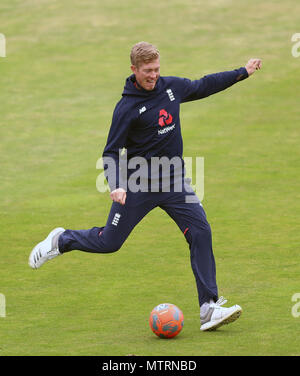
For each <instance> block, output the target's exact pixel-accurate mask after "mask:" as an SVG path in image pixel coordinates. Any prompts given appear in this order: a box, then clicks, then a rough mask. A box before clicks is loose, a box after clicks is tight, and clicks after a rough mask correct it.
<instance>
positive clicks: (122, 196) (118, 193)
mask: <svg viewBox="0 0 300 376" xmlns="http://www.w3.org/2000/svg"><path fill="white" fill-rule="evenodd" d="M110 198H111V199H112V200H113V201H115V202H119V203H120V204H121V205H125V201H126V191H125V190H124V189H123V188H117V189H115V190H114V191H112V192H111V193H110Z"/></svg>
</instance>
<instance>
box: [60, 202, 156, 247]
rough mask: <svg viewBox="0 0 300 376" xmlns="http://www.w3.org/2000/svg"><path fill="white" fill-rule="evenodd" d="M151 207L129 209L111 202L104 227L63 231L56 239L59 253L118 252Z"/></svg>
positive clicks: (129, 207)
mask: <svg viewBox="0 0 300 376" xmlns="http://www.w3.org/2000/svg"><path fill="white" fill-rule="evenodd" d="M151 209H153V206H152V205H149V204H148V205H139V206H135V207H131V206H128V205H126V204H125V205H121V204H119V203H116V202H113V203H112V206H111V210H110V213H109V216H108V219H107V222H106V225H105V226H104V227H93V228H91V229H89V230H65V231H64V232H63V233H62V234H61V235H60V237H59V239H58V247H59V251H60V252H61V253H65V252H69V251H72V250H80V251H85V252H92V253H112V252H116V251H118V250H119V249H120V248H121V246H122V244H123V243H124V242H125V240H126V239H127V237H128V236H129V234H130V232H131V231H132V230H133V228H134V227H135V226H136V225H137V223H138V222H140V221H141V219H142V218H143V217H144V216H145V215H146V214H147V213H148V212H149V211H150V210H151Z"/></svg>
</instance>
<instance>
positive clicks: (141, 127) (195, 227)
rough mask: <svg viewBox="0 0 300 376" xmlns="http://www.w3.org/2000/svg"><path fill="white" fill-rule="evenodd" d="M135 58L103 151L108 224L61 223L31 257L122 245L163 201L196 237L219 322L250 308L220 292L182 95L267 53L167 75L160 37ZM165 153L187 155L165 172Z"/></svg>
mask: <svg viewBox="0 0 300 376" xmlns="http://www.w3.org/2000/svg"><path fill="white" fill-rule="evenodd" d="M130 59H131V70H132V75H131V76H130V77H128V78H127V79H126V83H125V87H124V91H123V93H122V99H121V100H120V101H119V102H118V103H117V105H116V107H115V110H114V113H113V118H112V123H111V127H110V130H109V134H108V139H107V143H106V146H105V149H104V152H103V161H104V170H105V174H106V178H107V180H108V183H109V186H110V190H111V193H110V197H111V199H112V201H113V203H112V206H111V210H110V213H109V215H108V218H107V221H106V224H105V226H104V227H93V228H91V229H88V230H70V229H67V230H65V229H64V228H62V227H59V228H56V229H54V230H53V231H51V232H50V234H49V235H48V236H47V238H46V239H45V240H43V241H42V242H40V243H38V244H37V245H36V246H35V247H34V248H33V250H32V252H31V254H30V256H29V265H30V266H31V267H32V268H34V269H37V268H39V267H40V266H41V265H43V264H44V263H45V262H46V261H48V260H50V259H53V258H54V257H56V256H59V255H63V254H64V253H66V252H69V251H72V250H81V251H85V252H94V253H110V252H116V251H117V250H119V249H120V248H121V246H122V245H123V243H124V242H125V240H126V238H127V237H128V236H129V234H130V232H131V231H132V230H133V228H134V227H135V226H136V225H137V224H138V223H139V222H140V221H141V219H142V218H143V217H144V216H145V215H147V213H149V212H150V211H151V210H152V209H154V208H156V207H160V208H161V209H162V210H164V211H165V212H166V213H167V214H168V215H169V216H170V217H171V218H172V219H173V220H174V222H175V223H176V224H177V225H178V227H179V229H180V230H181V232H182V234H183V236H184V237H185V239H186V241H187V243H188V245H189V249H190V260H191V267H192V270H193V273H194V276H195V280H196V286H197V292H198V300H199V306H200V321H201V327H200V329H201V330H202V331H206V330H215V329H217V328H218V327H220V326H221V325H224V324H228V323H230V322H233V321H235V320H236V319H237V318H238V317H239V316H240V315H241V313H242V308H241V307H240V306H239V305H234V306H232V307H229V308H226V307H223V304H224V303H226V300H225V299H224V298H223V297H220V298H219V296H218V288H217V283H216V267H215V259H214V255H213V250H212V236H211V228H210V225H209V223H208V222H207V219H206V214H205V211H204V209H203V207H202V204H201V203H200V201H199V199H198V198H197V196H196V194H195V192H194V191H193V190H192V189H191V188H190V186H189V184H188V183H187V181H186V179H185V173H184V162H183V159H182V153H183V144H182V136H181V125H180V117H179V110H180V105H181V103H185V102H189V101H194V100H197V99H202V98H205V97H208V96H209V95H212V94H215V93H217V92H220V91H222V90H225V89H226V88H228V87H230V86H232V85H233V84H235V83H237V82H240V81H242V80H244V79H246V78H247V77H248V76H250V75H251V74H253V73H254V71H255V70H257V69H260V68H261V60H260V59H250V60H249V61H248V63H247V64H246V66H245V67H241V68H239V69H236V70H233V71H225V72H221V73H215V74H210V75H207V76H204V77H203V78H201V79H199V80H194V81H191V80H189V79H187V78H179V77H163V76H160V55H159V51H158V50H157V48H156V47H155V46H153V45H152V44H149V43H146V42H140V43H137V44H136V45H134V46H133V48H132V50H131V54H130ZM123 148H125V149H126V152H127V161H128V162H127V164H126V165H125V166H124V163H123V165H122V158H120V156H121V153H120V151H121V150H122V149H123ZM157 158H164V160H165V161H166V160H167V161H170V160H172V161H174V160H175V159H176V158H177V159H176V160H177V161H178V160H179V162H180V163H179V164H177V167H174V165H171V164H170V168H169V172H168V176H165V172H162V171H161V169H160V168H156V169H155V168H153V165H152V162H153V161H157ZM174 158H175V159H174ZM137 161H138V163H137ZM138 164H140V165H141V164H142V165H143V174H142V175H140V176H139V184H135V186H134V187H135V188H136V186H137V185H138V187H139V188H140V189H132V184H129V181H130V178H132V177H133V176H135V175H134V174H135V173H136V172H137V170H138V169H137V165H138ZM112 166H115V167H116V166H117V168H112ZM119 166H121V167H120V168H119ZM166 178H167V179H166ZM131 182H132V179H131ZM179 183H180V184H179ZM178 187H179V189H178Z"/></svg>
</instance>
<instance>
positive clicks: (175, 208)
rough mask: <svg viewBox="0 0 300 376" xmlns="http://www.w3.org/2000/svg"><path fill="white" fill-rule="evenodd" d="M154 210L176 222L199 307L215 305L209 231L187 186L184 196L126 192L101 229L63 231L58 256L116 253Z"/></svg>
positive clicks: (214, 270)
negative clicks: (186, 249) (74, 252)
mask: <svg viewBox="0 0 300 376" xmlns="http://www.w3.org/2000/svg"><path fill="white" fill-rule="evenodd" d="M187 196H189V197H190V198H192V200H188V201H189V203H187V202H186V197H187ZM190 201H192V203H190ZM156 207H160V208H161V209H163V210H164V211H165V212H166V213H167V214H168V215H169V216H170V217H171V218H172V219H173V220H174V221H175V222H176V224H177V225H178V227H179V229H180V230H181V231H182V233H183V235H184V236H185V238H186V241H187V242H188V244H189V249H190V259H191V266H192V270H193V273H194V276H195V279H196V284H197V291H198V299H199V305H202V304H203V303H205V302H208V301H210V299H213V300H215V301H216V300H217V298H218V291H217V284H216V268H215V260H214V255H213V251H212V236H211V229H210V225H209V224H208V222H207V219H206V214H205V212H204V209H203V207H202V205H201V203H200V201H199V200H198V198H197V196H196V195H195V193H194V192H193V191H191V188H190V187H189V186H187V185H185V187H184V189H183V192H147V193H143V192H137V193H132V192H127V198H126V203H125V205H121V204H119V203H116V202H113V203H112V206H111V210H110V213H109V216H108V219H107V222H106V225H105V226H104V227H93V228H91V229H89V230H78V231H75V230H66V231H65V232H64V233H62V234H61V236H60V237H59V250H60V252H61V253H64V252H68V251H71V250H81V251H86V252H93V253H111V252H116V251H117V250H119V249H120V248H121V246H122V244H123V243H124V241H125V240H126V239H127V237H128V235H129V234H130V232H131V231H132V230H133V228H134V227H135V226H136V225H137V224H138V223H139V222H140V221H141V220H142V218H143V217H144V216H145V215H146V214H147V213H149V212H150V211H151V210H152V209H154V208H156Z"/></svg>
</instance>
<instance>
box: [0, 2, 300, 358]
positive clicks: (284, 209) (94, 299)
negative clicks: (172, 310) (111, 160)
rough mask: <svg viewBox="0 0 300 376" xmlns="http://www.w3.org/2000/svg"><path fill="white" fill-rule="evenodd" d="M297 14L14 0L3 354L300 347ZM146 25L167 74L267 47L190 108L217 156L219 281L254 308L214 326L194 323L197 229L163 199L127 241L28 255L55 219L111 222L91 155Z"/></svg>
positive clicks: (191, 145)
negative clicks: (33, 258) (184, 224)
mask: <svg viewBox="0 0 300 376" xmlns="http://www.w3.org/2000/svg"><path fill="white" fill-rule="evenodd" d="M299 14H300V4H299V1H298V0H285V1H280V0H266V1H259V0H253V1H251V2H249V1H244V0H214V1H211V2H207V1H196V0H185V1H179V0H174V1H165V0H162V1H160V2H152V3H148V2H145V3H143V2H140V1H137V0H128V1H117V0H99V1H97V0H86V1H79V0H72V1H71V0H63V1H58V0H22V1H21V0H2V1H1V4H0V33H2V34H4V35H5V37H6V57H5V58H0V87H1V92H0V114H1V116H0V125H1V131H0V132H1V133H0V142H1V144H0V148H1V149H0V150H1V175H0V178H1V184H0V194H1V200H0V205H1V206H0V213H1V216H0V233H1V239H0V247H1V253H0V257H1V262H0V265H1V273H0V293H1V294H4V296H5V302H6V317H0V355H3V356H11V355H127V354H135V355H192V356H194V355H199V356H201V355H300V350H299V335H298V333H299V325H300V317H299V318H297V317H294V316H293V315H292V313H291V310H292V307H293V305H294V304H295V302H292V296H293V295H294V294H295V293H300V282H299V275H300V262H299V261H300V260H299V244H300V236H299V233H300V225H299V223H300V179H299V168H300V148H299V141H300V137H299V136H300V129H299V115H300V107H299V86H300V75H299V69H300V57H299V58H295V57H293V56H292V54H291V49H292V45H293V43H292V42H291V37H292V35H293V34H294V33H297V32H300V30H299ZM140 40H146V41H149V42H152V43H154V44H156V45H157V46H158V47H159V49H160V52H161V74H162V75H177V76H182V77H189V78H191V79H195V78H200V77H202V76H203V75H205V74H208V73H215V72H219V71H223V70H231V69H235V68H238V67H240V66H243V65H245V64H246V62H247V61H248V59H250V58H251V57H260V58H262V59H263V68H262V70H261V71H258V72H256V73H255V74H254V75H253V76H252V77H250V78H249V79H248V80H245V81H243V82H241V83H239V84H237V85H235V86H234V87H232V88H230V89H228V90H227V91H224V92H222V93H219V94H217V95H215V96H212V97H209V98H207V99H205V100H201V101H198V102H191V103H187V104H184V105H183V106H182V108H181V117H182V118H181V120H182V128H183V138H184V155H185V156H191V157H196V156H202V157H204V158H205V195H204V200H203V206H204V208H205V210H206V213H207V216H208V220H209V222H210V224H211V226H212V231H213V245H214V253H215V258H216V263H217V281H218V286H219V293H220V295H223V296H225V297H226V298H227V299H228V300H229V303H230V304H236V303H237V304H240V305H241V306H242V307H243V311H244V312H243V315H242V316H241V318H240V319H239V320H238V321H237V322H236V323H234V324H232V325H229V326H224V327H222V328H220V330H218V331H216V332H212V333H210V332H209V333H202V332H200V330H199V327H200V321H199V307H198V300H197V293H196V285H195V282H194V276H193V274H192V270H191V268H190V261H189V250H188V247H187V243H186V241H185V239H184V238H183V236H182V234H181V233H180V231H179V230H178V228H177V226H176V225H175V224H174V223H173V221H172V220H171V219H169V218H168V216H167V215H166V214H165V213H164V212H162V211H161V210H159V209H156V210H154V211H153V212H151V213H150V214H149V215H148V216H147V217H146V218H144V220H143V221H142V222H141V223H140V224H139V226H137V227H136V229H135V230H134V231H133V233H132V234H131V236H130V237H129V238H128V240H127V242H126V243H125V244H124V246H123V247H122V249H121V250H120V251H118V252H117V253H114V254H109V255H96V254H88V253H84V252H79V251H74V252H70V253H68V254H66V255H64V256H63V257H59V258H56V259H55V260H53V261H50V262H49V263H47V264H45V265H44V266H43V267H42V268H41V269H39V270H37V271H34V270H32V269H30V268H29V266H28V264H27V262H28V256H29V253H30V251H31V249H32V247H33V246H34V245H35V244H36V243H37V242H39V241H40V240H41V239H43V238H44V237H45V236H46V235H47V234H48V232H49V231H50V230H51V229H52V228H54V227H57V226H63V227H65V228H71V229H87V228H90V227H92V226H98V225H99V226H101V225H104V224H105V221H106V216H107V214H108V211H109V208H110V205H111V201H110V198H109V195H108V193H106V194H101V193H99V192H98V191H97V189H96V178H97V176H98V174H99V173H100V171H99V170H97V169H96V162H97V160H98V158H99V157H100V156H101V154H102V151H103V148H104V145H105V142H106V137H107V133H108V130H109V126H110V121H111V116H112V111H113V109H114V106H115V104H116V102H117V101H118V100H119V98H120V94H121V91H122V89H123V85H124V82H125V78H126V77H127V76H128V75H129V74H130V69H129V51H130V48H131V46H132V45H133V44H134V43H136V42H138V41H140ZM163 302H171V303H174V304H176V305H178V306H179V307H180V308H181V309H182V311H183V313H184V316H185V326H184V329H183V331H182V332H181V333H180V335H179V336H178V337H176V338H174V339H173V340H161V339H158V338H157V337H156V336H155V335H154V334H153V333H152V332H151V331H150V328H149V326H148V317H149V313H150V311H151V310H152V309H153V307H154V306H156V305H157V304H159V303H163Z"/></svg>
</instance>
